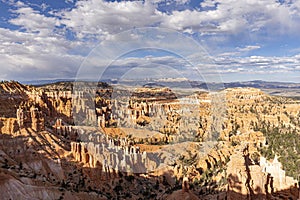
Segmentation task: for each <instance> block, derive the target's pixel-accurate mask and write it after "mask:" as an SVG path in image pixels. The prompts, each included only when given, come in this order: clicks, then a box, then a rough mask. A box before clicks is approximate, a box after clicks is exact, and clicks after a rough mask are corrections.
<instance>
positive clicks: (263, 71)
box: [0, 0, 300, 82]
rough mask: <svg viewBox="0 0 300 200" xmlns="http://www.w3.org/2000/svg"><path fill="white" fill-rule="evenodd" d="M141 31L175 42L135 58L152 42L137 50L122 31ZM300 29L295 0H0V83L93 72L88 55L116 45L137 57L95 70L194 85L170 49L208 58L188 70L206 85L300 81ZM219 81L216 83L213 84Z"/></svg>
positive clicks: (298, 3)
mask: <svg viewBox="0 0 300 200" xmlns="http://www.w3.org/2000/svg"><path fill="white" fill-rule="evenodd" d="M145 27H152V28H157V29H164V30H169V32H170V35H168V33H166V32H165V31H162V32H163V35H164V36H165V38H168V37H171V38H172V39H173V40H170V39H165V40H164V39H162V40H160V45H159V47H160V49H161V51H155V52H156V53H153V51H144V50H140V52H139V53H137V51H136V50H135V49H130V48H129V47H133V46H134V47H135V48H136V47H137V46H138V45H139V46H140V47H143V45H146V44H147V43H148V42H151V41H152V39H153V37H149V36H147V37H144V36H143V37H142V38H143V40H141V41H140V43H139V44H138V45H136V44H132V43H135V39H134V37H138V36H139V34H141V33H136V32H134V31H133V32H132V33H131V34H129V35H128V33H126V34H124V33H123V32H126V31H131V30H135V29H139V28H145ZM299 30H300V1H299V0H287V1H283V0H280V1H277V0H245V1H240V0H227V1H224V0H204V1H199V0H173V1H171V0H152V1H148V0H144V1H112V2H111V1H104V0H84V1H83V0H82V1H73V0H65V1H64V0H55V1H53V0H46V1H41V0H34V1H33V0H25V1H22V0H21V1H15V0H1V1H0V65H1V67H0V79H4V80H11V79H15V80H20V81H24V80H34V79H60V78H75V77H77V76H78V73H79V72H80V71H84V70H92V68H89V67H88V66H87V65H88V64H87V63H90V62H87V60H89V59H94V58H93V57H91V56H90V55H91V54H92V53H91V51H95V48H96V49H100V50H99V51H100V52H102V53H104V54H105V51H103V49H101V48H104V47H105V48H106V49H105V50H107V52H111V51H112V50H116V48H115V47H113V46H118V44H119V43H123V44H124V43H126V42H127V43H126V45H127V46H126V49H129V50H132V51H135V52H136V53H134V54H133V53H128V54H126V55H128V56H130V58H128V57H126V56H122V55H117V54H114V53H112V54H113V55H114V56H115V57H113V56H108V57H109V59H111V62H109V61H107V62H104V61H103V60H102V61H97V63H98V64H97V66H95V64H94V65H93V69H94V70H97V69H98V68H99V69H98V70H99V71H101V69H103V68H105V67H106V68H107V67H108V66H107V63H114V64H116V63H117V65H118V66H117V67H120V68H121V67H123V68H124V69H127V68H128V69H130V67H131V68H132V67H133V66H135V67H138V66H145V65H146V64H145V63H147V66H148V65H149V66H150V65H151V63H155V65H153V68H154V70H153V69H151V70H152V71H155V67H154V66H157V65H159V66H160V67H158V69H162V68H165V69H166V70H167V69H170V68H172V69H174V70H175V71H176V73H175V74H181V75H182V76H185V77H186V78H191V77H190V75H189V73H186V72H187V71H189V70H190V68H189V67H187V64H186V63H187V62H183V60H184V59H187V61H188V60H189V59H188V57H189V55H188V54H184V55H185V56H186V57H187V58H183V57H180V56H173V57H172V56H170V55H171V54H172V53H170V54H167V55H166V53H165V51H164V49H163V47H164V45H165V46H166V49H168V46H169V45H170V43H172V42H174V44H172V47H170V48H171V49H172V50H173V51H175V54H176V53H177V52H182V50H183V49H184V50H185V51H188V52H191V56H192V54H193V53H195V54H197V53H198V54H199V55H200V54H201V56H203V58H206V57H209V59H210V62H209V63H208V64H207V65H204V64H203V63H202V64H200V63H199V64H198V63H196V62H192V63H193V67H192V69H194V68H197V67H199V66H201V67H200V68H201V70H198V71H201V76H204V77H206V80H207V81H216V80H219V81H220V80H221V81H225V82H229V81H246V80H257V79H261V80H266V81H293V82H300V37H299V36H298V32H299ZM150 32H151V31H150ZM150 32H143V34H151V33H150ZM174 32H178V33H180V34H183V35H184V36H185V37H189V38H192V39H193V40H194V41H195V42H196V43H197V44H198V45H199V46H200V47H201V48H202V50H203V52H196V50H195V52H193V48H194V44H192V43H189V42H188V44H190V46H187V47H186V46H185V47H183V45H184V43H182V42H178V41H176V39H174V38H173V36H174V34H173V33H174ZM152 33H153V32H152ZM155 33H156V34H158V32H155ZM171 35H172V36H171ZM128 37H132V38H131V39H129V38H128ZM145 39H146V40H145ZM181 39H182V38H181ZM183 40H185V39H183ZM112 41H113V42H112ZM105 42H110V44H111V45H112V46H107V45H104V44H105ZM152 42H153V43H155V41H152ZM101 45H103V46H101ZM176 45H177V46H176ZM153 47H154V48H155V46H153V45H151V48H153ZM124 48H125V47H124ZM201 48H200V49H201ZM190 50H191V51H190ZM202 50H199V51H202ZM197 51H198V50H197ZM98 53H99V52H98ZM173 53H174V52H173ZM202 53H206V55H205V56H204V54H202ZM175 54H174V55H175ZM93 55H98V54H97V52H94V53H93ZM100 58H101V59H105V58H104V57H103V56H99V59H100ZM145 58H147V59H145ZM114 59H118V60H117V61H116V60H114ZM145 60H147V62H145ZM198 61H199V62H201V59H198ZM104 64H105V65H104ZM162 66H165V67H162ZM97 67H98V68H97ZM100 68H101V69H100ZM113 68H114V69H115V68H116V66H113ZM116 69H117V68H116ZM147 69H149V67H147ZM151 70H150V71H151ZM109 71H112V73H113V70H109ZM137 71H139V70H136V69H135V70H132V73H136V72H137ZM140 71H141V72H140V73H142V71H143V70H140ZM90 73H91V74H93V73H94V71H90ZM162 74H164V72H163V71H162ZM166 74H167V73H166ZM216 76H218V77H220V79H214V78H212V77H216ZM128 77H129V75H128ZM180 78H182V77H180Z"/></svg>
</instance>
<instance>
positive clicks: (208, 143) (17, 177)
mask: <svg viewBox="0 0 300 200" xmlns="http://www.w3.org/2000/svg"><path fill="white" fill-rule="evenodd" d="M183 90H184V89H180V90H176V89H174V88H172V89H170V88H166V87H149V86H145V87H137V88H133V87H121V86H119V85H108V84H106V83H92V82H77V83H76V82H74V83H73V82H59V83H54V84H49V85H41V86H29V85H23V84H20V83H18V82H16V81H10V82H7V81H5V82H2V83H1V84H0V94H1V96H0V114H1V115H0V132H1V134H0V154H1V157H0V165H1V166H0V177H1V178H0V191H2V194H1V195H0V196H1V199H20V198H21V199H89V198H91V199H145V198H148V199H178V198H182V199H298V198H300V197H299V182H298V181H299V180H298V179H299V174H300V171H299V169H300V162H299V160H300V158H299V156H298V155H299V153H300V149H299V145H300V143H299V142H300V140H299V139H298V138H299V132H300V101H299V100H297V99H293V98H288V97H281V96H271V95H268V94H266V93H264V92H263V91H261V90H259V89H256V88H248V87H246V88H227V89H225V90H220V91H203V90H201V91H199V90H197V89H195V90H192V91H190V92H186V91H183ZM286 147H289V148H286Z"/></svg>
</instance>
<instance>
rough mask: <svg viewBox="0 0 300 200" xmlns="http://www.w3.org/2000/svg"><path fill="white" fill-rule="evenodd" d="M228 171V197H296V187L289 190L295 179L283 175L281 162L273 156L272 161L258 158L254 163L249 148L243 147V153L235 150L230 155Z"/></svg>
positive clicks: (295, 182) (292, 186)
mask: <svg viewBox="0 0 300 200" xmlns="http://www.w3.org/2000/svg"><path fill="white" fill-rule="evenodd" d="M227 173H228V193H227V197H228V199H234V200H235V199H244V198H245V197H247V198H249V199H266V198H267V199H272V198H275V197H276V196H280V195H281V194H285V195H287V194H286V192H285V190H287V191H288V194H289V195H288V196H289V197H287V198H291V199H297V198H298V197H299V196H298V194H297V191H298V189H297V188H296V191H295V192H293V193H292V192H291V191H290V189H293V188H294V186H295V184H297V181H296V180H294V179H293V178H292V177H288V176H286V175H285V172H284V170H282V169H281V164H280V163H279V162H278V160H277V158H276V157H275V158H274V160H273V161H272V162H267V161H266V159H265V158H263V157H261V158H260V163H259V165H258V164H255V163H254V161H253V160H251V158H250V156H249V149H248V147H245V148H244V149H243V153H241V152H237V153H235V154H233V155H232V156H231V157H230V161H229V163H228V168H227Z"/></svg>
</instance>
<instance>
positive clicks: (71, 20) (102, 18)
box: [61, 0, 161, 38]
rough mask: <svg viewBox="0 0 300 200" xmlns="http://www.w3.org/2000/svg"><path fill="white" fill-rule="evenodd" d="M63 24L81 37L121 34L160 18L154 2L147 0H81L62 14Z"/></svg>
mask: <svg viewBox="0 0 300 200" xmlns="http://www.w3.org/2000/svg"><path fill="white" fill-rule="evenodd" d="M61 15H62V17H63V20H62V23H64V24H65V25H66V26H67V27H68V28H71V29H72V30H73V31H74V32H75V33H76V34H77V36H78V37H79V38H82V37H89V36H98V37H99V36H102V35H109V34H114V33H118V32H121V31H124V30H128V29H131V28H135V27H145V26H152V25H154V24H155V23H158V22H159V21H160V18H161V16H160V13H159V11H157V10H156V7H155V5H153V4H152V3H150V2H148V1H146V2H145V3H144V2H142V1H122V2H104V1H102V0H90V1H78V2H77V3H76V8H74V9H72V10H71V11H64V12H62V13H61Z"/></svg>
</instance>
